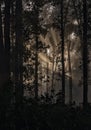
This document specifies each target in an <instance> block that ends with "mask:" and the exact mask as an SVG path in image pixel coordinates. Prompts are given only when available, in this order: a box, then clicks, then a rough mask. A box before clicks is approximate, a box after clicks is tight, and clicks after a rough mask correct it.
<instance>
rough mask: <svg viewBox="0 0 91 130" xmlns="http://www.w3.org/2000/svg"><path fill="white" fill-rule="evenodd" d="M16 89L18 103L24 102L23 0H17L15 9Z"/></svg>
mask: <svg viewBox="0 0 91 130" xmlns="http://www.w3.org/2000/svg"><path fill="white" fill-rule="evenodd" d="M15 13H16V14H15V18H16V21H15V24H16V25H15V35H16V37H15V38H16V39H15V40H16V41H15V87H16V88H15V91H16V103H17V104H18V105H19V104H21V103H22V98H23V73H22V67H23V32H22V29H23V28H22V26H23V25H22V24H23V23H22V0H16V10H15Z"/></svg>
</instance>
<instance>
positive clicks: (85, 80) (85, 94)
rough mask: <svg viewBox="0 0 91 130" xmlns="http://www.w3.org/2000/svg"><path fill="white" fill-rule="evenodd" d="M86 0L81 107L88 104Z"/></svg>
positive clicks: (84, 0)
mask: <svg viewBox="0 0 91 130" xmlns="http://www.w3.org/2000/svg"><path fill="white" fill-rule="evenodd" d="M87 24H88V22H87V0H83V105H84V107H85V106H87V103H88V42H87V41H88V38H87Z"/></svg>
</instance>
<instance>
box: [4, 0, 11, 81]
mask: <svg viewBox="0 0 91 130" xmlns="http://www.w3.org/2000/svg"><path fill="white" fill-rule="evenodd" d="M10 3H11V1H10V0H5V19H4V41H5V51H4V52H5V62H6V64H5V65H6V66H5V70H6V75H7V79H8V80H9V79H10Z"/></svg>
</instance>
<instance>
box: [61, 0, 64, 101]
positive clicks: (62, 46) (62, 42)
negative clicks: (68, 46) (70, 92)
mask: <svg viewBox="0 0 91 130" xmlns="http://www.w3.org/2000/svg"><path fill="white" fill-rule="evenodd" d="M60 4H61V44H62V45H61V50H62V102H63V104H65V65H64V15H63V12H64V11H63V9H64V5H63V0H61V2H60Z"/></svg>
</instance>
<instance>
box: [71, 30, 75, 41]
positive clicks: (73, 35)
mask: <svg viewBox="0 0 91 130" xmlns="http://www.w3.org/2000/svg"><path fill="white" fill-rule="evenodd" d="M75 38H76V36H75V33H74V32H72V34H70V40H74V39H75Z"/></svg>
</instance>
